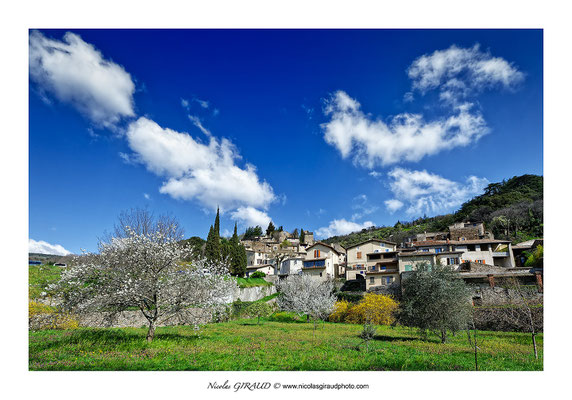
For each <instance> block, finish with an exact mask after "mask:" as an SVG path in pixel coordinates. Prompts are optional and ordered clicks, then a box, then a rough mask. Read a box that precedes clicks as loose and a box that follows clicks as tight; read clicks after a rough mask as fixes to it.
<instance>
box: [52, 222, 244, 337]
mask: <svg viewBox="0 0 572 400" xmlns="http://www.w3.org/2000/svg"><path fill="white" fill-rule="evenodd" d="M171 229H172V231H171V230H166V231H165V230H164V229H159V230H154V231H152V232H149V233H138V232H135V231H133V230H130V229H127V231H126V235H122V237H115V238H112V239H111V240H110V241H109V242H106V243H103V242H100V245H99V253H97V254H91V253H87V254H84V255H83V256H80V257H78V260H77V261H76V262H75V263H74V265H73V266H72V267H71V268H70V269H69V270H67V271H65V272H64V273H63V274H62V279H61V281H60V282H59V283H57V284H56V285H55V288H54V289H55V290H56V292H57V293H59V294H60V295H61V297H62V306H63V307H64V309H69V310H74V311H77V312H86V311H103V312H108V313H109V315H110V317H111V318H113V317H114V316H116V314H117V313H119V312H121V311H125V310H127V309H129V308H133V307H136V308H138V309H139V310H140V311H141V313H142V314H143V315H144V316H145V318H146V319H147V321H148V322H149V330H148V333H147V341H148V342H151V341H152V340H153V336H154V334H155V327H156V325H157V324H161V323H165V322H167V321H172V320H175V321H177V322H178V323H181V324H190V325H194V326H195V327H196V328H198V326H199V324H201V323H203V322H204V318H205V314H206V313H209V312H215V311H218V310H220V309H221V308H224V307H225V306H226V303H228V302H230V300H231V299H230V294H231V290H232V289H233V288H234V287H235V286H236V282H235V280H234V279H232V278H231V277H230V275H229V274H228V267H227V265H225V264H224V263H221V262H216V263H210V262H207V261H206V260H204V259H197V258H195V257H192V250H191V248H190V247H189V246H183V245H181V244H179V243H178V240H179V239H180V238H176V237H175V235H172V232H173V231H176V229H177V228H176V226H173V227H172V228H171ZM183 259H191V260H194V261H192V262H190V263H186V262H182V261H181V260H183Z"/></svg>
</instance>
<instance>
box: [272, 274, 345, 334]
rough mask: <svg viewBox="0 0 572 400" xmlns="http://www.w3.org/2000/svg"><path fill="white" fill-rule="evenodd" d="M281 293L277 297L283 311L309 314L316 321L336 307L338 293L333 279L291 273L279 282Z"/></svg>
mask: <svg viewBox="0 0 572 400" xmlns="http://www.w3.org/2000/svg"><path fill="white" fill-rule="evenodd" d="M277 286H278V291H279V292H280V295H279V296H278V297H277V298H276V299H277V303H278V307H280V309H281V310H283V311H293V312H297V313H302V314H307V315H308V316H309V317H311V318H312V319H313V321H314V330H316V323H317V321H318V320H325V319H326V318H327V317H328V316H329V315H330V314H331V313H332V310H333V309H334V304H335V303H336V295H335V294H334V293H333V291H334V283H333V281H332V280H330V279H328V280H325V281H323V280H320V279H318V278H316V277H312V276H310V275H290V276H289V277H288V278H286V279H284V280H283V281H281V282H279V283H278V285H277Z"/></svg>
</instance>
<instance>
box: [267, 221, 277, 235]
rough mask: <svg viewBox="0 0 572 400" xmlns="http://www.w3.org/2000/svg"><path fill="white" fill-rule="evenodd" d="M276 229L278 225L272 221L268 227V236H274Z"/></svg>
mask: <svg viewBox="0 0 572 400" xmlns="http://www.w3.org/2000/svg"><path fill="white" fill-rule="evenodd" d="M274 231H276V227H275V226H274V224H273V223H272V221H270V223H269V224H268V228H266V236H272V234H273V233H274Z"/></svg>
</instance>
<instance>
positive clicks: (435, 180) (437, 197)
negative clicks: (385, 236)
mask: <svg viewBox="0 0 572 400" xmlns="http://www.w3.org/2000/svg"><path fill="white" fill-rule="evenodd" d="M388 177H389V179H390V180H391V182H390V189H391V191H392V193H393V195H394V196H395V198H394V199H390V200H387V201H386V202H385V205H386V207H387V209H388V210H389V211H390V212H395V211H396V210H398V209H400V208H402V207H403V206H405V205H407V209H406V213H407V214H409V215H421V214H424V213H427V214H433V215H434V214H436V213H440V212H450V211H453V210H454V208H456V207H458V206H460V205H461V204H463V203H464V202H465V201H467V200H469V199H470V198H472V197H474V196H475V195H478V194H480V193H482V191H483V189H484V188H485V187H486V186H487V185H488V183H489V182H488V180H487V179H486V178H477V177H476V176H470V177H468V178H467V180H466V182H464V183H460V182H454V181H451V180H449V179H446V178H443V177H441V176H439V175H436V174H432V173H429V172H427V171H426V170H423V171H411V170H407V169H403V168H394V169H393V170H391V171H390V172H389V173H388Z"/></svg>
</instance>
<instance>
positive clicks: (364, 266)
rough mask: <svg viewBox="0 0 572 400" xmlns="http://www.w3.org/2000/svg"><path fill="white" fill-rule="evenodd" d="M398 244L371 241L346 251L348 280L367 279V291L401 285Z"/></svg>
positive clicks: (380, 240)
mask: <svg viewBox="0 0 572 400" xmlns="http://www.w3.org/2000/svg"><path fill="white" fill-rule="evenodd" d="M397 254H398V251H397V249H396V244H395V243H393V242H390V241H387V240H382V239H369V240H366V241H364V242H361V243H358V244H355V245H353V246H351V247H348V248H347V250H346V259H347V261H346V280H353V279H365V280H366V289H367V290H369V289H370V288H372V287H376V286H388V285H391V284H393V283H395V282H397V283H399V280H400V279H399V269H398V258H397Z"/></svg>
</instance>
